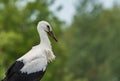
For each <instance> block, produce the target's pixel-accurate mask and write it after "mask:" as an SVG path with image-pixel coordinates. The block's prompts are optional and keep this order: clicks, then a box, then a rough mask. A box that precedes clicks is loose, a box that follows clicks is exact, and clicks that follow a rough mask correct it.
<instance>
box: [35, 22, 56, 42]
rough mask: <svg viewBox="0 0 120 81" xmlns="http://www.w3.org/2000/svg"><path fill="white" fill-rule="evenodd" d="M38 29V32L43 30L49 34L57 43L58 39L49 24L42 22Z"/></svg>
mask: <svg viewBox="0 0 120 81" xmlns="http://www.w3.org/2000/svg"><path fill="white" fill-rule="evenodd" d="M37 29H38V31H40V30H43V31H45V32H47V33H48V35H50V36H51V37H52V38H53V39H54V40H55V41H56V42H57V39H56V37H55V35H54V33H53V31H52V28H51V26H50V24H49V23H48V22H46V21H40V22H39V23H38V26H37Z"/></svg>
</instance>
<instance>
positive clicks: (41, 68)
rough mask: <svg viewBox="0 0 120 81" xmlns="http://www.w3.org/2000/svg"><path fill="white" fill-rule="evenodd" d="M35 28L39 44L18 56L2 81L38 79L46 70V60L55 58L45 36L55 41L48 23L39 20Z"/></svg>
mask: <svg viewBox="0 0 120 81" xmlns="http://www.w3.org/2000/svg"><path fill="white" fill-rule="evenodd" d="M37 30H38V33H39V36H40V39H41V42H40V44H38V45H36V46H34V47H32V49H31V50H30V51H28V52H27V53H26V54H25V55H23V56H22V57H20V58H18V59H17V60H16V61H15V62H14V63H13V64H12V65H11V66H10V67H9V68H8V70H7V71H6V76H5V78H4V79H3V80H2V81H40V80H41V79H42V77H43V75H44V73H45V71H46V68H47V65H48V62H51V61H52V60H54V59H55V55H54V54H53V52H52V46H51V43H50V41H49V38H48V36H47V34H48V35H50V36H51V37H52V38H53V39H54V40H55V41H57V39H56V37H55V35H54V34H53V32H52V28H51V26H50V24H49V23H48V22H46V21H40V22H39V23H38V25H37Z"/></svg>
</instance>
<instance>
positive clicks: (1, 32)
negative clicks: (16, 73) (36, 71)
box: [0, 0, 120, 81]
mask: <svg viewBox="0 0 120 81" xmlns="http://www.w3.org/2000/svg"><path fill="white" fill-rule="evenodd" d="M54 2H55V0H0V80H1V79H2V78H3V77H4V76H5V71H6V69H7V68H8V66H10V65H11V64H12V63H13V62H14V61H15V60H16V59H17V58H19V57H20V56H22V55H23V54H25V53H26V52H27V51H28V50H30V49H31V47H32V46H34V45H36V44H38V43H39V41H40V39H39V36H38V33H37V30H36V25H37V22H38V21H40V20H47V21H49V22H50V24H51V25H52V27H53V28H54V30H55V31H54V32H55V34H56V36H57V38H58V39H59V42H58V43H55V42H54V41H52V45H53V49H54V50H53V51H54V53H55V55H56V57H57V58H56V60H55V61H54V62H53V63H51V64H49V66H48V67H49V68H48V69H47V72H46V74H45V76H44V77H43V79H42V81H51V80H52V81H120V71H119V68H120V50H119V48H120V5H119V4H117V3H115V4H114V6H113V7H111V8H109V9H106V8H104V7H103V5H102V4H101V3H99V1H98V0H77V1H76V4H77V5H76V6H75V8H76V14H75V15H74V18H73V20H72V23H71V25H70V26H69V27H67V26H65V25H64V22H62V21H61V20H60V19H59V18H58V17H57V16H55V14H54V12H52V11H50V9H49V7H50V6H51V5H52V4H54ZM60 8H61V7H58V8H56V9H58V10H60ZM65 14H66V13H65ZM62 27H65V28H63V29H62Z"/></svg>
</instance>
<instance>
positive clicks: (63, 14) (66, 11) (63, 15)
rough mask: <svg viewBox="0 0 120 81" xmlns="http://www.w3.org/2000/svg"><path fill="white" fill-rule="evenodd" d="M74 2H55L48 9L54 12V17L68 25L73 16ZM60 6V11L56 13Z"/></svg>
mask: <svg viewBox="0 0 120 81" xmlns="http://www.w3.org/2000/svg"><path fill="white" fill-rule="evenodd" d="M75 2H76V0H56V1H55V3H54V5H52V6H51V8H50V9H51V10H52V11H53V12H55V15H56V16H57V17H58V18H60V20H63V21H65V22H67V23H68V24H69V23H71V20H72V18H73V15H74V14H75V8H74V6H75ZM60 5H62V10H60V11H59V12H56V10H55V9H56V7H58V6H60Z"/></svg>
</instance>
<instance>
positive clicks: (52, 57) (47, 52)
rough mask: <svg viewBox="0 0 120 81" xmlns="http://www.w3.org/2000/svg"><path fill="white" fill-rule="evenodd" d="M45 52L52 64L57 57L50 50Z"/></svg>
mask: <svg viewBox="0 0 120 81" xmlns="http://www.w3.org/2000/svg"><path fill="white" fill-rule="evenodd" d="M45 52H46V53H45V54H46V58H47V61H48V62H52V61H53V60H54V59H55V55H54V54H53V52H52V51H51V50H49V49H46V50H45Z"/></svg>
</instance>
